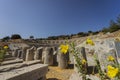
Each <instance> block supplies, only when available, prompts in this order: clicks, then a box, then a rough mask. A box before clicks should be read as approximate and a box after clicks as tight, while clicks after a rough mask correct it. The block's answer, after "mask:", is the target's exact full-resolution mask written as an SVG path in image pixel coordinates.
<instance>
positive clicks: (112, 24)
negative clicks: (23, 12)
mask: <svg viewBox="0 0 120 80" xmlns="http://www.w3.org/2000/svg"><path fill="white" fill-rule="evenodd" d="M119 29H120V26H119V25H118V24H117V23H115V22H114V21H113V20H111V21H110V27H109V32H115V31H117V30H119Z"/></svg>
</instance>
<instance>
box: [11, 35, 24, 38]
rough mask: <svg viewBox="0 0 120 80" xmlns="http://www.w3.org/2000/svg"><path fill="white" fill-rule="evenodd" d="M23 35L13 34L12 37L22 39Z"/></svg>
mask: <svg viewBox="0 0 120 80" xmlns="http://www.w3.org/2000/svg"><path fill="white" fill-rule="evenodd" d="M21 38H22V37H21V36H20V35H19V34H13V35H12V36H11V39H21Z"/></svg>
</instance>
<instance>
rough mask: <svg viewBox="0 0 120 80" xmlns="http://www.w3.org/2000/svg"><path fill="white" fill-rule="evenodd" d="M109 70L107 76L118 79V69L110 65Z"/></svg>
mask: <svg viewBox="0 0 120 80" xmlns="http://www.w3.org/2000/svg"><path fill="white" fill-rule="evenodd" d="M107 69H108V71H107V75H108V77H110V78H114V77H116V75H117V74H118V72H119V70H118V68H115V67H112V66H111V65H108V66H107Z"/></svg>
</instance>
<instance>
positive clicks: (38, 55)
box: [34, 47, 43, 60]
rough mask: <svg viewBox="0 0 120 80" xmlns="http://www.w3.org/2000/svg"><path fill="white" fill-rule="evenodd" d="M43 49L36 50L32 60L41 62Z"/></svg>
mask: <svg viewBox="0 0 120 80" xmlns="http://www.w3.org/2000/svg"><path fill="white" fill-rule="evenodd" d="M42 52H43V47H39V48H37V50H36V51H35V55H34V60H42Z"/></svg>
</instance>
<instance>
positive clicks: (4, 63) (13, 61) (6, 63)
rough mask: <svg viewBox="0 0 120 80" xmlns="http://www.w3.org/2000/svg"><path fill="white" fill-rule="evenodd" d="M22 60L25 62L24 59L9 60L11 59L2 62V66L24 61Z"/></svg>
mask: <svg viewBox="0 0 120 80" xmlns="http://www.w3.org/2000/svg"><path fill="white" fill-rule="evenodd" d="M22 62H23V60H22V59H15V60H9V61H4V62H2V63H1V66H2V65H8V64H15V63H22Z"/></svg>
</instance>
